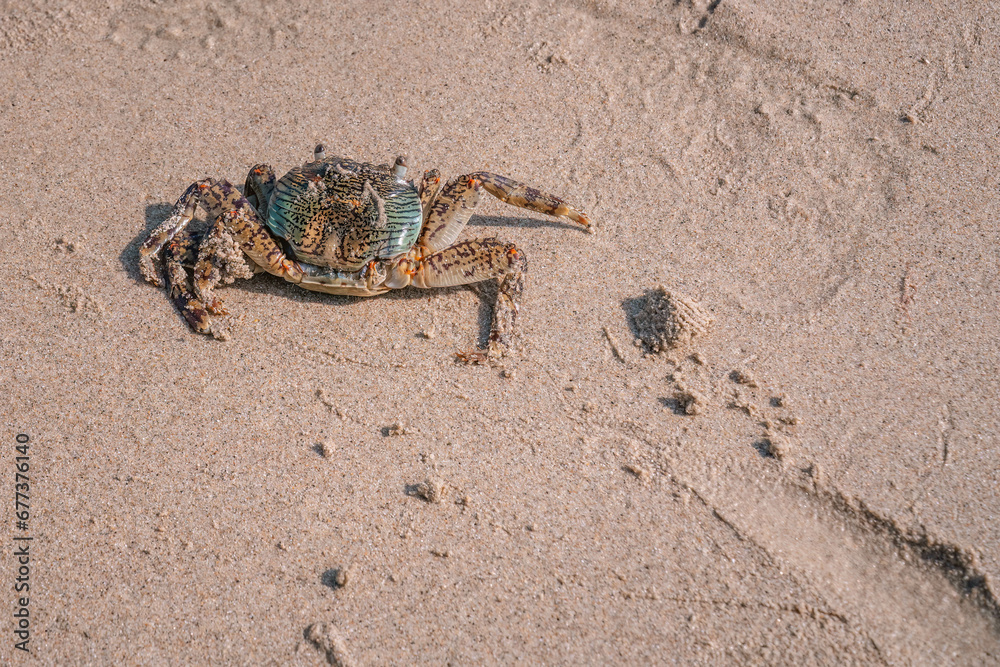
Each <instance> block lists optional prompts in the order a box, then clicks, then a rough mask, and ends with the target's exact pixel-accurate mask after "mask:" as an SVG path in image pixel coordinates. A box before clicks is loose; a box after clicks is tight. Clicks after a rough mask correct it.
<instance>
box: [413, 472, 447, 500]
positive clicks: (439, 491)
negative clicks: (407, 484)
mask: <svg viewBox="0 0 1000 667" xmlns="http://www.w3.org/2000/svg"><path fill="white" fill-rule="evenodd" d="M414 490H415V491H416V494H417V495H418V496H420V497H421V498H423V499H424V500H426V501H427V502H429V503H439V502H441V499H442V498H444V482H442V481H441V480H439V479H434V478H430V479H425V480H424V481H422V482H420V483H419V484H417V486H416V488H415V489H414Z"/></svg>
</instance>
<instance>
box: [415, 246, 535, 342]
mask: <svg viewBox="0 0 1000 667" xmlns="http://www.w3.org/2000/svg"><path fill="white" fill-rule="evenodd" d="M527 268H528V262H527V259H526V258H525V256H524V253H522V252H521V251H520V250H518V248H517V246H516V245H514V244H513V243H504V242H503V241H500V240H499V239H495V238H488V239H475V240H470V241H462V242H461V243H457V244H455V245H453V246H450V247H448V248H445V249H444V250H442V251H441V252H437V253H434V254H431V255H428V256H426V257H424V258H423V259H422V260H420V261H418V262H417V263H416V267H415V269H416V270H415V272H414V275H413V278H412V283H411V284H412V285H413V286H415V287H424V288H430V287H450V286H453V285H468V284H471V283H478V282H482V281H484V280H489V279H490V278H496V279H497V281H498V283H499V287H498V289H497V301H496V304H495V305H494V307H493V323H492V325H491V326H490V340H489V346H488V348H487V350H485V351H483V352H479V353H476V354H478V355H485V356H487V357H500V356H503V354H504V352H506V350H507V348H508V347H509V346H510V342H511V339H512V337H513V333H514V328H515V324H516V321H517V313H518V301H519V299H520V297H521V293H522V292H523V291H524V274H525V271H527Z"/></svg>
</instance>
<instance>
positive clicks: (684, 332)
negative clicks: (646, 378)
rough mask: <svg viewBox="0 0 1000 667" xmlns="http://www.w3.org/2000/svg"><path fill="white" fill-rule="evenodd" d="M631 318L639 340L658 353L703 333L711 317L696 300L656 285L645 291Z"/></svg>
mask: <svg viewBox="0 0 1000 667" xmlns="http://www.w3.org/2000/svg"><path fill="white" fill-rule="evenodd" d="M633 322H634V324H635V329H636V331H637V333H638V334H639V340H640V341H641V343H642V344H643V345H644V346H645V347H646V348H647V349H649V350H650V351H651V352H655V353H657V354H661V353H664V352H667V351H669V350H672V349H674V348H677V347H681V346H683V345H686V344H687V343H689V342H690V341H691V339H693V338H695V337H696V336H701V335H704V334H707V333H708V332H709V331H711V329H712V325H713V323H714V322H715V318H714V317H713V316H712V314H711V313H709V312H708V311H707V310H705V309H704V308H703V307H702V306H701V305H700V304H699V303H698V302H697V301H694V300H693V299H687V298H685V297H682V296H680V295H677V294H673V293H672V292H669V291H667V288H666V287H664V286H662V285H660V286H659V287H657V288H656V289H652V290H648V291H647V292H646V298H645V300H644V303H643V305H642V308H641V310H640V311H639V312H638V313H637V314H636V315H635V317H634V318H633Z"/></svg>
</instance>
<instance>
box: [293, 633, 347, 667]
mask: <svg viewBox="0 0 1000 667" xmlns="http://www.w3.org/2000/svg"><path fill="white" fill-rule="evenodd" d="M305 636H306V639H308V640H309V641H310V642H312V643H313V645H314V646H315V647H316V648H318V649H319V650H321V651H323V652H324V653H326V661H327V662H328V663H329V664H331V665H334V666H335V667H352V666H353V665H355V664H356V663H355V662H354V659H353V658H352V657H351V655H350V653H348V652H347V642H345V641H344V637H343V635H342V634H341V632H340V629H339V628H337V626H335V625H333V624H332V623H313V624H312V625H310V626H309V627H308V628H306V631H305Z"/></svg>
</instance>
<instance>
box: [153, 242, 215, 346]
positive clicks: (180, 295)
mask: <svg viewBox="0 0 1000 667" xmlns="http://www.w3.org/2000/svg"><path fill="white" fill-rule="evenodd" d="M200 243H201V234H198V233H192V232H190V231H188V230H186V229H184V230H181V231H180V232H179V233H177V234H176V235H175V236H174V237H173V238H172V239H171V240H170V242H169V243H168V244H167V256H166V261H165V264H166V272H167V279H168V280H169V281H170V290H169V291H170V298H171V299H172V300H173V302H174V304H175V305H176V306H177V310H179V311H180V312H181V315H183V316H184V319H185V320H187V323H188V324H189V325H190V326H191V328H192V329H194V330H195V331H197V332H198V333H206V334H207V333H211V317H210V316H209V312H208V311H209V308H207V307H206V306H205V304H204V303H203V302H202V301H201V300H200V299H198V297H196V296H195V295H194V293H193V292H192V291H191V287H190V286H189V284H188V274H187V271H186V270H185V268H184V267H185V266H191V265H192V264H194V262H195V260H196V258H197V256H198V245H199V244H200ZM213 308H215V304H213ZM213 312H218V313H219V314H224V313H225V311H224V310H223V309H222V308H221V305H220V306H219V308H218V310H213Z"/></svg>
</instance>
